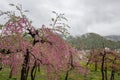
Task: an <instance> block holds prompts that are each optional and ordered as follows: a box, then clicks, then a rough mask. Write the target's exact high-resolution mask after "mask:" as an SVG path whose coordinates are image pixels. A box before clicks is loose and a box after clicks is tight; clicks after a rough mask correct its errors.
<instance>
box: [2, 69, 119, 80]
mask: <svg viewBox="0 0 120 80" xmlns="http://www.w3.org/2000/svg"><path fill="white" fill-rule="evenodd" d="M9 71H10V70H9V68H4V69H3V70H1V71H0V80H20V74H17V75H15V76H13V78H12V79H9V78H8V76H9ZM46 77H47V76H46V73H45V71H41V72H37V75H36V80H46ZM64 78H65V73H64V72H62V73H60V74H59V80H64ZM28 80H31V79H30V74H29V77H28ZM68 80H101V71H100V70H98V71H94V70H93V69H91V70H90V72H89V74H88V75H86V76H84V75H80V74H79V73H77V72H76V70H73V71H71V72H70V73H69V79H68ZM108 80H110V71H108ZM115 80H120V76H119V75H117V74H115Z"/></svg>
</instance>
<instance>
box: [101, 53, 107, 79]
mask: <svg viewBox="0 0 120 80" xmlns="http://www.w3.org/2000/svg"><path fill="white" fill-rule="evenodd" d="M105 55H106V53H105V51H104V53H103V54H102V64H101V73H102V80H105V73H104V63H105Z"/></svg>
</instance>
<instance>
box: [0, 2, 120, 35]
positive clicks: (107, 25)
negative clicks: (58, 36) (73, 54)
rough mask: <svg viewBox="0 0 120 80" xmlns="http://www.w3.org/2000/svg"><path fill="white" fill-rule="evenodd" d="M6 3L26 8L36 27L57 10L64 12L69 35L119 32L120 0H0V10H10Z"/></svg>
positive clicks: (45, 22) (115, 33)
mask: <svg viewBox="0 0 120 80" xmlns="http://www.w3.org/2000/svg"><path fill="white" fill-rule="evenodd" d="M9 3H14V4H17V3H19V4H22V6H23V8H24V9H27V10H29V11H30V12H29V13H27V15H28V17H29V18H30V19H31V20H32V21H33V25H34V26H35V27H41V25H42V24H45V25H49V24H50V19H51V17H52V15H53V14H52V11H56V12H61V13H65V16H66V18H67V19H68V24H69V26H70V27H71V28H70V29H69V32H70V33H71V35H81V34H83V33H87V32H95V33H98V34H101V35H120V29H119V28H120V0H0V10H3V11H7V10H10V9H11V8H10V6H9V5H8V4H9Z"/></svg>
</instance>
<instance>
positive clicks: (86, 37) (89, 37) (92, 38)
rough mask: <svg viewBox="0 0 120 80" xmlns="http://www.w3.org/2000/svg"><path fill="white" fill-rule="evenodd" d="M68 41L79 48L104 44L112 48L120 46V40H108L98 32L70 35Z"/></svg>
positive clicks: (99, 46)
mask: <svg viewBox="0 0 120 80" xmlns="http://www.w3.org/2000/svg"><path fill="white" fill-rule="evenodd" d="M67 41H68V42H69V43H70V44H71V45H72V46H74V47H76V48H77V49H81V48H84V49H91V48H103V45H104V46H105V47H109V48H111V49H115V48H120V42H119V41H118V42H116V41H112V40H108V39H106V38H104V37H102V36H101V35H99V34H96V33H87V34H83V35H81V36H76V37H73V36H69V37H68V38H67Z"/></svg>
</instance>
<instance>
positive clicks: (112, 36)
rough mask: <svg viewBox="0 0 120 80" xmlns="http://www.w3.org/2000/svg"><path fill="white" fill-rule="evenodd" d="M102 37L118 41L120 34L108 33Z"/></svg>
mask: <svg viewBox="0 0 120 80" xmlns="http://www.w3.org/2000/svg"><path fill="white" fill-rule="evenodd" d="M104 38H106V39H108V40H112V41H120V35H109V36H104Z"/></svg>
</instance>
